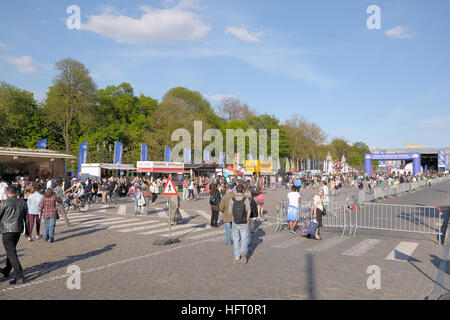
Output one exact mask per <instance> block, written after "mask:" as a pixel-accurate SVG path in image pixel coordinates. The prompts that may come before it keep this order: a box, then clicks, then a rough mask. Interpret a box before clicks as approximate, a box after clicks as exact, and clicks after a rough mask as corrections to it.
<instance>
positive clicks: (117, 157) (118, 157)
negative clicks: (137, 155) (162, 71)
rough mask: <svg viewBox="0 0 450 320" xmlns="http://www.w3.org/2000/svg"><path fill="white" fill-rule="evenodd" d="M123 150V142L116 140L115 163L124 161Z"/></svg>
mask: <svg viewBox="0 0 450 320" xmlns="http://www.w3.org/2000/svg"><path fill="white" fill-rule="evenodd" d="M122 151H123V144H122V143H121V142H116V143H115V144H114V163H115V164H118V163H122Z"/></svg>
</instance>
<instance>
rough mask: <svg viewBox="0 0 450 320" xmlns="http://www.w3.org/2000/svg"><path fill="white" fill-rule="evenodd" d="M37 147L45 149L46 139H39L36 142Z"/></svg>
mask: <svg viewBox="0 0 450 320" xmlns="http://www.w3.org/2000/svg"><path fill="white" fill-rule="evenodd" d="M37 148H38V149H47V139H42V140H39V141H38V143H37Z"/></svg>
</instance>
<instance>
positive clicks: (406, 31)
mask: <svg viewBox="0 0 450 320" xmlns="http://www.w3.org/2000/svg"><path fill="white" fill-rule="evenodd" d="M386 35H387V36H388V37H390V38H394V39H410V38H412V37H413V36H414V31H413V30H412V29H411V28H410V27H407V26H396V27H395V28H393V29H390V30H388V31H386Z"/></svg>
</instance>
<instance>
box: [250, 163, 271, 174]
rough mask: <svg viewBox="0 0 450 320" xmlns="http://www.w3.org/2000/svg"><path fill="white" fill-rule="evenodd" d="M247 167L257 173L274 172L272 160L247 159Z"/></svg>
mask: <svg viewBox="0 0 450 320" xmlns="http://www.w3.org/2000/svg"><path fill="white" fill-rule="evenodd" d="M245 169H246V170H247V171H250V172H256V173H272V161H261V160H245Z"/></svg>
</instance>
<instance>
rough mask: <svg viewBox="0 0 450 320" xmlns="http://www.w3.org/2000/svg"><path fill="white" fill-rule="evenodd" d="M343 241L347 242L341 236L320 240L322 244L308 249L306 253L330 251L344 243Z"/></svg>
mask: <svg viewBox="0 0 450 320" xmlns="http://www.w3.org/2000/svg"><path fill="white" fill-rule="evenodd" d="M345 240H347V238H344V237H342V236H336V237H333V238H329V239H326V240H322V243H320V244H318V245H315V246H313V247H312V248H309V249H308V251H310V252H322V251H325V250H328V249H331V248H333V247H335V246H337V245H338V244H340V243H342V242H344V241H345Z"/></svg>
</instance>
